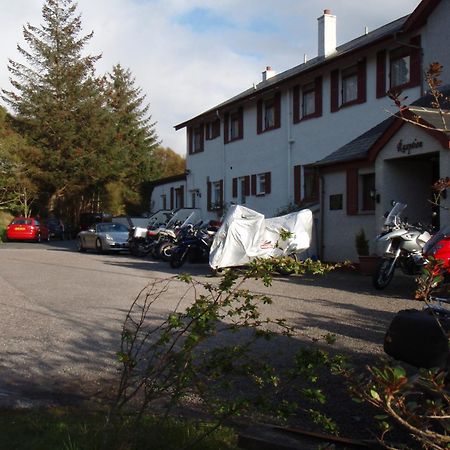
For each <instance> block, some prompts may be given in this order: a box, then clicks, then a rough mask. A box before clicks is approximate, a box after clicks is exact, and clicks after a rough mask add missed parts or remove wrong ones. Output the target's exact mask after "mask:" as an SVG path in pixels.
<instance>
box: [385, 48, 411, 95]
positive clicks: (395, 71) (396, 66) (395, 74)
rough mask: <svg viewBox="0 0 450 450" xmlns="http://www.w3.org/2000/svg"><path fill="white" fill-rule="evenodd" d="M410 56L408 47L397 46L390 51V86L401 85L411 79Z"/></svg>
mask: <svg viewBox="0 0 450 450" xmlns="http://www.w3.org/2000/svg"><path fill="white" fill-rule="evenodd" d="M410 76H411V56H410V54H409V49H408V48H399V49H397V50H394V51H392V52H391V53H390V87H391V89H392V88H394V87H399V86H403V85H405V84H408V83H409V82H410V80H411V78H410Z"/></svg>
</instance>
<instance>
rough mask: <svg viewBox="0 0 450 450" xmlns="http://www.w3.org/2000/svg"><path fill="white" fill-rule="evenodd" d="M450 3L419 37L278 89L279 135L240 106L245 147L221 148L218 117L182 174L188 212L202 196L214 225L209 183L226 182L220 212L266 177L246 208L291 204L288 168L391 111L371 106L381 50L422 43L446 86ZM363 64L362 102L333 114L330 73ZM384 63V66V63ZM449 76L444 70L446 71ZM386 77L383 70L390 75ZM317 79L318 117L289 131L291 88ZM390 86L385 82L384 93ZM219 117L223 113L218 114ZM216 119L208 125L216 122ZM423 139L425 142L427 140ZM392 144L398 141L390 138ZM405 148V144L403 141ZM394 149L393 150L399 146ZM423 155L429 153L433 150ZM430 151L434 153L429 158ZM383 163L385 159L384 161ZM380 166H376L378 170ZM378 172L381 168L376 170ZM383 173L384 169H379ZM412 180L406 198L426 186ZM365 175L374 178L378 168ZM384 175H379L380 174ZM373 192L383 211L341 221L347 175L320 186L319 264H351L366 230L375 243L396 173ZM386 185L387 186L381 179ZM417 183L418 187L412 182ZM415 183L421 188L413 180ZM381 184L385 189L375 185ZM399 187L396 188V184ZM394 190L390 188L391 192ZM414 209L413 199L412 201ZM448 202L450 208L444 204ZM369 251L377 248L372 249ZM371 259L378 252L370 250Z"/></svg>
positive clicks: (444, 162) (250, 106)
mask: <svg viewBox="0 0 450 450" xmlns="http://www.w3.org/2000/svg"><path fill="white" fill-rule="evenodd" d="M449 18H450V0H444V1H441V2H440V4H439V6H438V7H437V8H436V9H435V11H434V12H433V13H432V14H431V16H430V17H429V18H428V21H427V23H426V24H425V25H424V27H423V28H422V29H421V30H415V31H414V32H413V33H411V34H410V35H401V36H400V37H399V40H398V41H396V42H393V41H389V44H386V43H382V44H380V45H379V46H378V47H376V46H375V47H371V48H370V49H369V50H366V52H367V53H365V52H361V53H357V54H354V55H351V56H349V57H346V58H345V57H340V58H338V60H337V61H336V62H335V63H334V64H328V65H326V66H324V67H322V68H319V69H317V70H315V71H312V72H311V73H310V74H304V75H301V76H299V77H298V78H297V79H296V80H294V81H292V82H289V83H287V82H286V83H283V84H281V85H279V86H278V88H279V89H280V94H281V126H280V128H279V129H275V130H272V131H267V132H264V133H262V134H259V135H258V134H257V124H256V101H257V98H255V99H253V100H251V101H245V102H243V103H242V104H240V105H239V104H238V105H236V107H238V106H242V107H243V108H244V139H242V140H237V141H234V142H230V143H228V144H224V142H223V131H224V130H223V117H221V134H220V136H219V137H218V138H216V139H214V140H211V141H205V146H204V151H203V152H201V153H198V154H193V155H188V156H187V168H188V169H189V171H190V174H189V175H188V177H187V204H186V206H191V204H190V196H189V191H190V190H193V189H198V190H199V191H200V193H201V198H200V202H201V203H200V205H197V206H200V207H201V208H202V210H203V211H204V212H205V214H206V215H209V216H210V217H211V218H217V213H215V212H210V213H206V209H207V192H206V184H207V181H208V180H209V181H211V182H214V181H218V180H223V181H224V203H225V209H226V207H227V205H230V204H231V203H232V202H234V201H236V199H234V198H232V179H233V178H237V177H241V176H246V175H252V174H258V173H265V172H271V181H272V183H271V184H272V186H271V187H272V189H271V193H270V194H269V195H266V196H262V197H255V196H250V197H247V201H246V203H245V205H246V206H247V207H249V208H252V209H255V210H257V211H259V212H261V213H263V214H265V215H266V216H273V215H275V214H276V213H277V212H278V211H279V210H280V209H283V208H285V207H286V206H287V205H289V204H292V203H293V201H294V186H293V167H294V166H296V165H305V164H310V163H314V162H316V161H319V160H320V159H322V158H324V157H325V156H327V155H328V154H330V153H331V152H333V151H335V150H336V149H338V148H339V147H341V146H342V145H344V144H346V143H348V142H350V141H351V140H352V139H354V138H356V137H357V136H359V135H361V134H362V133H364V132H366V131H367V130H369V129H370V128H372V127H373V126H375V125H377V124H378V123H380V122H381V121H383V120H384V119H386V118H387V117H389V115H390V114H391V113H395V112H396V109H395V107H394V106H393V102H392V101H391V100H390V99H389V98H388V97H387V96H386V97H383V98H380V99H378V98H376V54H377V52H378V51H379V50H382V49H386V50H388V51H389V50H391V49H395V48H397V47H399V46H401V45H403V44H405V43H409V40H410V38H411V37H413V36H416V35H420V36H421V45H422V47H423V68H424V69H426V67H427V66H428V64H429V63H430V62H433V61H439V62H440V63H441V64H443V65H444V73H443V76H442V77H441V78H442V79H443V80H444V83H450V51H449V50H448V44H449V41H450V39H449V38H450V32H449V27H448V23H449ZM360 57H365V58H366V74H367V75H366V92H367V94H366V102H365V103H362V104H355V105H352V106H349V107H344V108H341V109H340V110H339V111H337V112H334V113H331V112H330V72H331V71H332V70H333V69H343V68H346V67H349V66H351V65H354V64H356V62H357V61H358V59H359V58H360ZM387 63H388V62H387ZM446 69H447V70H446ZM387 72H388V67H387ZM319 75H321V76H322V78H323V80H322V116H321V117H319V118H312V119H308V120H304V121H301V122H300V123H298V124H294V123H293V111H292V109H293V101H292V88H293V86H294V85H296V84H301V85H304V84H308V83H310V82H312V81H313V80H314V78H315V77H316V76H319ZM388 86H389V80H388V79H387V80H386V87H387V88H388ZM425 89H426V86H425V85H424V84H423V85H422V86H420V87H415V88H412V89H408V90H406V91H404V93H403V94H404V95H405V96H407V97H408V102H413V101H414V100H416V99H417V98H419V97H420V96H422V95H423V93H424V92H425ZM220 113H221V114H223V112H222V111H221V112H220ZM213 118H214V117H212V119H213ZM401 133H406V134H408V127H405V126H404V127H403V128H402V129H401V130H400V132H399V134H398V136H401ZM427 137H429V136H428V135H427ZM395 139H397V137H396V138H395ZM405 140H406V141H408V140H409V139H408V138H407V136H405ZM395 142H398V140H396V141H395ZM427 148H432V146H431V144H430V146H429V147H427ZM429 151H435V150H429ZM440 155H441V158H440V159H441V161H440V170H441V175H442V176H446V175H450V161H449V158H448V157H447V156H446V153H445V152H444V153H442V152H441V153H440ZM383 158H384V157H383ZM383 158H381V159H379V160H378V161H381V162H380V166H383ZM377 164H378V163H377ZM383 167H384V166H383ZM408 168H409V170H410V172H411V175H412V176H411V177H410V180H407V179H405V180H404V182H405V187H406V191H407V192H413V191H414V189H413V187H414V185H415V186H418V185H419V184H420V183H422V186H424V183H426V182H427V180H425V179H420V174H419V169H417V168H416V167H415V166H414V164H412V163H408ZM364 170H366V171H367V170H369V171H373V170H375V167H368V168H365V169H364ZM383 170H384V172H383ZM376 171H377V174H376V183H377V189H379V190H380V191H381V190H385V192H384V194H383V195H382V197H381V203H380V204H378V205H377V207H376V211H375V212H374V213H366V214H361V215H357V216H347V214H346V198H345V195H346V186H345V173H341V174H334V175H332V174H328V175H327V176H326V180H325V190H326V192H325V203H324V211H323V216H320V220H319V222H323V223H321V225H323V226H324V228H323V233H324V242H323V243H324V251H325V253H324V259H326V260H330V261H331V260H342V259H346V258H349V259H351V260H355V258H356V250H355V246H354V235H355V233H356V232H357V231H358V230H359V229H360V228H361V227H363V228H364V229H365V231H366V234H367V236H368V237H369V238H370V237H371V236H373V237H374V236H375V235H376V234H377V233H378V231H379V229H380V225H381V223H382V221H383V214H384V212H385V211H386V210H387V209H389V208H390V207H389V204H388V203H389V200H391V199H393V198H394V197H395V196H397V195H399V193H400V191H399V189H394V187H392V189H393V192H390V191H389V189H391V188H390V187H389V186H391V185H389V184H388V183H387V181H389V180H388V179H389V177H390V178H392V177H394V178H395V177H399V174H398V172H399V167H398V166H395V165H394V166H393V167H392V168H391V172H390V173H389V171H388V166H386V167H384V169H382V168H381V167H379V165H377V167H376ZM383 177H384V178H383ZM412 179H416V183H414V182H413V181H411V180H412ZM418 179H420V181H419V182H418V181H417V180H418ZM380 180H383V181H380ZM398 182H399V183H400V182H401V181H398ZM392 186H394V185H392ZM337 190H339V191H340V192H341V193H342V194H343V196H344V198H343V210H342V211H329V210H328V196H327V194H329V193H330V192H331V193H333V192H334V193H338V192H336V191H337ZM412 201H413V202H414V199H413V200H412ZM449 201H450V200H449ZM371 246H372V247H374V244H373V241H372V242H371ZM371 251H372V252H374V251H375V248H371Z"/></svg>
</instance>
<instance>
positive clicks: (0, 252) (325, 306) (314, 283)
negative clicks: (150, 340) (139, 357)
mask: <svg viewBox="0 0 450 450" xmlns="http://www.w3.org/2000/svg"><path fill="white" fill-rule="evenodd" d="M183 271H191V272H192V273H193V274H194V275H196V276H198V277H200V278H203V277H205V276H206V275H208V268H207V267H206V266H204V265H186V266H184V267H183ZM176 273H178V271H177V270H174V269H171V268H170V267H169V265H168V264H167V263H163V262H157V261H152V260H150V259H147V258H142V259H139V258H135V257H132V256H130V255H128V254H100V255H99V254H96V253H84V254H82V253H78V252H76V250H75V242H74V241H64V242H58V241H55V242H51V243H45V244H34V243H6V244H0V325H1V328H0V329H1V333H0V350H1V352H0V407H9V406H19V407H20V406H30V405H31V406H35V405H39V404H42V403H44V404H48V402H50V403H51V402H58V401H61V402H65V401H68V400H69V401H70V400H74V401H76V400H77V399H79V398H82V397H83V395H85V394H88V395H93V394H95V393H96V390H97V389H98V390H99V391H101V390H103V389H104V384H102V380H105V379H111V377H115V376H116V371H117V367H118V366H117V365H116V363H115V352H116V351H117V350H118V348H119V342H120V333H121V326H122V323H123V320H124V318H125V315H126V312H127V310H128V308H129V306H130V304H131V302H132V301H133V300H134V298H135V297H136V295H137V294H138V293H139V291H140V290H141V289H143V288H144V287H145V286H146V285H147V284H148V283H149V281H151V280H152V279H155V278H156V279H158V278H160V279H163V278H167V277H169V276H172V275H174V274H176ZM209 280H214V278H210V279H209ZM183 286H184V284H182V283H179V284H177V285H175V286H174V287H173V288H172V289H170V290H169V292H168V293H167V295H166V296H165V298H164V302H163V304H161V305H160V306H159V307H158V308H157V310H156V311H155V317H156V318H155V320H158V317H163V316H164V314H165V313H167V312H168V311H169V310H172V309H173V307H174V306H175V305H176V303H177V302H178V301H179V298H180V292H181V288H183ZM249 288H251V289H253V290H255V291H257V292H264V293H268V294H270V295H271V297H272V298H273V304H272V305H270V306H265V307H264V313H265V314H267V315H270V316H271V317H283V318H286V319H287V320H288V321H289V323H290V324H292V325H294V326H295V327H296V330H298V336H297V337H296V339H294V340H292V341H291V342H290V343H287V342H283V343H282V348H283V350H284V351H285V352H287V353H289V352H290V351H291V350H293V349H294V347H296V346H298V345H301V343H302V342H307V343H310V342H311V339H312V338H316V337H320V336H323V335H325V334H327V333H333V334H335V335H336V337H337V342H336V344H335V346H336V349H337V350H338V351H341V352H344V353H347V354H349V355H350V356H351V357H353V358H354V359H355V360H356V361H360V363H361V364H364V363H365V362H366V361H368V360H371V358H373V356H374V355H381V354H382V353H383V352H382V341H383V336H384V332H385V330H386V327H387V325H388V324H389V322H390V320H391V318H392V317H393V315H394V314H395V312H396V311H398V310H400V309H403V308H411V307H420V304H419V303H418V302H416V301H414V300H411V298H412V295H413V290H414V283H413V280H412V279H411V278H408V277H405V276H402V275H398V276H397V275H396V276H395V277H394V280H393V282H392V285H391V286H389V287H388V288H387V289H386V290H385V291H383V292H379V291H375V290H374V289H373V288H372V286H371V280H370V278H369V277H364V276H361V275H359V274H358V273H354V272H348V271H339V272H335V273H331V274H329V275H327V276H323V277H319V276H306V277H303V278H300V277H297V276H293V277H277V278H275V279H274V281H273V285H272V286H271V287H270V288H265V287H264V286H263V285H262V284H261V283H257V282H252V283H250V284H249ZM277 345H278V347H274V352H275V353H278V352H279V351H280V350H279V349H280V348H281V347H280V342H278V344H277Z"/></svg>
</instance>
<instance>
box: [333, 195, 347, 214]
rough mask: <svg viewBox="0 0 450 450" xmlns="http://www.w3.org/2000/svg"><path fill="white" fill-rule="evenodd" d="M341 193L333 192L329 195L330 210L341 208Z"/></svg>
mask: <svg viewBox="0 0 450 450" xmlns="http://www.w3.org/2000/svg"><path fill="white" fill-rule="evenodd" d="M343 205H344V202H343V195H342V194H333V195H330V211H338V210H341V209H343Z"/></svg>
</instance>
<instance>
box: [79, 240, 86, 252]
mask: <svg viewBox="0 0 450 450" xmlns="http://www.w3.org/2000/svg"><path fill="white" fill-rule="evenodd" d="M77 250H78V251H79V252H80V253H84V252H85V251H86V249H85V248H84V246H83V241H82V239H81V238H80V237H79V238H78V239H77Z"/></svg>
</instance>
